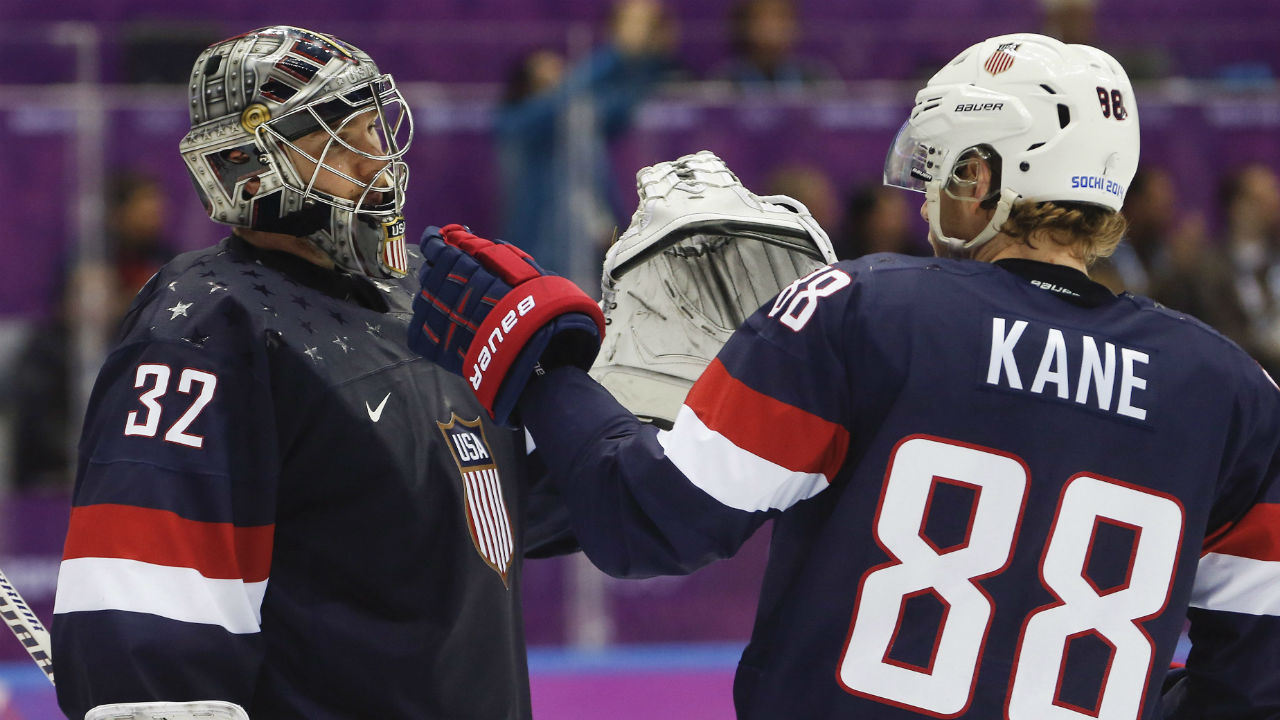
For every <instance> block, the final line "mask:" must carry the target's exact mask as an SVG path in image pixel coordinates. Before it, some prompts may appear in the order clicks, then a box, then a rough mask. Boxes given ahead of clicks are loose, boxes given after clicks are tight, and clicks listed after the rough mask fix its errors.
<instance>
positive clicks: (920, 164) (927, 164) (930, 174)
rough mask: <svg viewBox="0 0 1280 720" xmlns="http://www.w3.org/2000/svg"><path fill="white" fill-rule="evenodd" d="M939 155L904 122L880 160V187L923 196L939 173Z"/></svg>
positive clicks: (940, 155)
mask: <svg viewBox="0 0 1280 720" xmlns="http://www.w3.org/2000/svg"><path fill="white" fill-rule="evenodd" d="M941 162H942V153H941V152H940V151H939V150H937V149H936V148H934V147H933V146H931V145H929V144H928V143H927V142H925V141H924V139H923V138H922V137H920V135H919V134H918V131H917V129H916V128H915V127H914V126H913V125H912V124H911V121H910V120H908V121H906V122H905V123H903V124H902V127H901V128H899V129H898V134H897V135H896V136H895V137H894V138H893V145H892V146H891V147H890V148H889V154H888V155H887V156H886V157H885V159H884V184H885V185H889V186H892V187H899V188H903V189H904V190H914V191H916V192H924V190H925V185H927V184H928V183H929V182H930V181H931V180H933V178H934V176H935V175H937V173H938V172H940V171H941V170H942V167H941Z"/></svg>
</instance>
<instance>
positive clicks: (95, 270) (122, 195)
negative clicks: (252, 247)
mask: <svg viewBox="0 0 1280 720" xmlns="http://www.w3.org/2000/svg"><path fill="white" fill-rule="evenodd" d="M164 199H165V198H164V194H163V192H162V191H161V188H160V186H159V184H158V183H157V181H155V180H154V179H152V178H150V177H147V176H144V175H140V174H136V173H123V174H121V175H118V176H116V177H113V178H111V179H109V180H108V182H107V188H106V198H105V202H106V213H105V216H106V224H107V239H106V240H107V241H106V250H107V257H106V258H105V259H104V260H103V261H102V262H88V263H81V264H80V265H78V266H76V267H70V264H69V263H63V265H64V267H66V268H67V269H66V274H65V277H64V278H63V279H62V281H61V282H59V283H57V285H58V287H59V292H60V297H59V298H58V300H57V302H56V303H55V309H54V312H53V314H52V315H51V316H50V317H49V318H48V319H46V320H44V321H43V322H40V323H39V324H37V325H36V327H35V328H34V329H33V331H32V333H31V335H30V340H29V341H28V343H27V345H26V347H24V348H23V349H22V351H21V352H20V353H19V355H18V358H17V361H16V362H15V363H14V371H13V372H14V376H13V378H12V383H11V384H12V387H13V405H14V408H13V410H14V422H13V448H14V458H13V461H14V462H13V474H14V487H15V488H17V489H19V490H23V491H32V490H52V491H62V490H67V489H69V488H70V487H71V480H72V477H73V467H72V464H71V462H72V457H71V452H70V451H71V443H72V438H73V434H74V432H75V430H76V428H77V425H78V422H79V417H80V415H81V414H82V412H83V409H82V408H78V407H72V403H73V401H74V399H75V398H74V393H73V392H72V388H73V387H75V385H74V383H75V381H76V378H74V377H73V373H74V371H75V370H76V363H75V362H73V357H74V354H73V353H74V351H73V348H74V343H75V340H76V333H77V328H78V327H80V326H84V325H87V326H88V329H89V330H90V331H91V332H99V331H101V332H105V333H108V334H109V333H113V332H114V329H115V326H116V324H118V323H119V321H120V318H121V317H122V316H123V315H124V313H125V311H126V310H127V309H128V307H129V303H130V302H132V300H133V297H134V295H136V294H137V292H138V290H140V289H141V288H142V286H143V285H144V284H145V283H146V281H147V280H148V279H149V278H150V277H151V275H153V274H154V273H155V271H156V270H158V269H159V268H160V266H161V265H163V264H164V263H165V262H166V261H167V260H168V259H169V258H171V257H172V255H173V252H172V249H171V248H170V247H169V245H168V244H167V243H166V242H165V240H164V237H163V235H162V231H163V229H164V227H165V206H164ZM94 366H95V367H96V363H95V364H94Z"/></svg>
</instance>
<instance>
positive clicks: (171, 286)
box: [169, 280, 178, 292]
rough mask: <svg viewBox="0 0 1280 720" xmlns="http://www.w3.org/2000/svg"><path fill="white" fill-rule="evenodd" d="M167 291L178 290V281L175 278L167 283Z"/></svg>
mask: <svg viewBox="0 0 1280 720" xmlns="http://www.w3.org/2000/svg"><path fill="white" fill-rule="evenodd" d="M169 291H170V292H177V291H178V281H177V280H174V281H173V282H171V283H169Z"/></svg>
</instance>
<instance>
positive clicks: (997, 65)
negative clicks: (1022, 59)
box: [982, 43, 1020, 75]
mask: <svg viewBox="0 0 1280 720" xmlns="http://www.w3.org/2000/svg"><path fill="white" fill-rule="evenodd" d="M1019 44H1020V43H1005V44H1003V45H1001V46H1000V47H998V48H996V51H995V53H993V54H992V55H991V57H989V58H987V61H986V62H985V63H983V65H982V67H983V68H984V69H985V70H986V71H987V72H989V73H991V74H992V75H999V74H1000V73H1002V72H1004V71H1005V70H1008V69H1009V68H1011V67H1013V61H1014V60H1016V59H1017V55H1014V51H1016V50H1017V49H1018V45H1019Z"/></svg>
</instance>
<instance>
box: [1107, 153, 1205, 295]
mask: <svg viewBox="0 0 1280 720" xmlns="http://www.w3.org/2000/svg"><path fill="white" fill-rule="evenodd" d="M1121 212H1123V213H1124V217H1125V220H1127V221H1128V223H1129V230H1128V232H1127V233H1126V234H1125V237H1124V240H1122V241H1121V242H1120V244H1119V245H1118V246H1116V251H1115V253H1113V254H1112V255H1111V257H1107V258H1102V259H1100V260H1099V261H1098V262H1097V263H1096V264H1094V266H1093V268H1091V269H1090V271H1089V274H1090V276H1092V277H1093V279H1094V280H1096V281H1098V282H1100V283H1102V284H1103V285H1106V286H1107V287H1108V288H1109V289H1110V290H1111V291H1112V292H1117V293H1118V292H1121V291H1122V290H1127V291H1129V292H1131V293H1134V294H1136V295H1150V294H1151V276H1152V274H1153V273H1155V271H1156V269H1157V267H1159V266H1162V265H1166V264H1167V263H1168V262H1169V257H1168V248H1167V247H1166V245H1167V244H1168V243H1169V242H1170V240H1171V239H1172V238H1171V236H1172V234H1173V231H1174V230H1173V229H1174V225H1175V224H1176V223H1177V222H1178V219H1179V211H1178V197H1177V190H1176V188H1175V187H1174V184H1173V178H1171V177H1170V176H1169V172H1168V171H1167V170H1165V169H1164V168H1156V167H1151V166H1148V165H1143V166H1141V167H1139V168H1138V172H1137V173H1136V174H1135V175H1134V176H1133V182H1131V183H1129V191H1128V192H1127V193H1126V194H1125V196H1124V207H1123V208H1122V209H1121ZM1184 222H1189V221H1184ZM1200 222H1201V223H1203V221H1200ZM1200 231H1201V233H1203V225H1201V227H1200Z"/></svg>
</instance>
